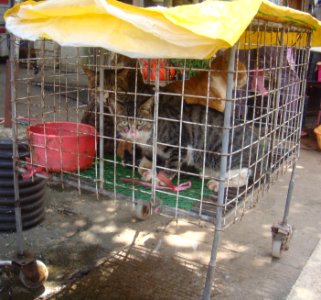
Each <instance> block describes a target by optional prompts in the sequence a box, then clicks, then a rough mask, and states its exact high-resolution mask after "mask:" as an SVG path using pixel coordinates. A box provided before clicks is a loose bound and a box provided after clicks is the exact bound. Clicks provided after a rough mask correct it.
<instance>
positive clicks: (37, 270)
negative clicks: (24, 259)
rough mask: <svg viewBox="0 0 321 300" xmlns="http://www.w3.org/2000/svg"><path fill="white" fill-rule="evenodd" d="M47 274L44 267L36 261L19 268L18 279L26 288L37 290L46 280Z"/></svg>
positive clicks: (40, 262)
mask: <svg viewBox="0 0 321 300" xmlns="http://www.w3.org/2000/svg"><path fill="white" fill-rule="evenodd" d="M48 273H49V272H48V269H47V267H46V265H45V264H44V263H43V262H42V261H40V260H36V261H33V262H31V263H30V264H27V265H25V266H22V267H21V270H20V273H19V279H20V281H21V283H22V284H23V285H24V286H25V287H26V288H29V289H37V288H39V287H41V286H43V284H44V283H45V281H46V280H47V279H48Z"/></svg>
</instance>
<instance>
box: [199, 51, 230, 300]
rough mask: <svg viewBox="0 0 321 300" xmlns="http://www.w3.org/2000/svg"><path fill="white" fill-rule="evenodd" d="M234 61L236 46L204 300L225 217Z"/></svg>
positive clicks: (209, 290) (228, 88)
mask: <svg viewBox="0 0 321 300" xmlns="http://www.w3.org/2000/svg"><path fill="white" fill-rule="evenodd" d="M234 62H235V46H233V47H232V48H231V51H230V58H229V65H228V77H227V88H226V99H227V101H226V104H225V111H224V128H223V141H222V158H221V164H220V182H219V190H218V199H217V207H216V223H215V232H214V239H213V244H212V251H211V258H210V262H209V265H208V269H207V275H206V282H205V287H204V291H203V300H209V299H210V298H211V290H212V285H213V281H214V274H215V269H216V257H217V251H218V246H219V243H220V239H221V231H222V230H223V229H222V219H223V203H224V188H225V178H226V167H227V155H228V148H229V147H228V145H229V133H230V127H231V115H232V101H231V100H232V87H233V75H234Z"/></svg>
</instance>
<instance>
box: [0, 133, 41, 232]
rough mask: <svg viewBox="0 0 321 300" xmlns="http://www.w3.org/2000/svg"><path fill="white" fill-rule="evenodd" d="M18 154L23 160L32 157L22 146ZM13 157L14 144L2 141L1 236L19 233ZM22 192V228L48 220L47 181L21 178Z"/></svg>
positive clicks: (0, 169) (0, 154)
mask: <svg viewBox="0 0 321 300" xmlns="http://www.w3.org/2000/svg"><path fill="white" fill-rule="evenodd" d="M18 152H19V157H20V158H21V159H24V158H25V157H27V156H29V151H28V146H27V145H26V144H19V145H18ZM12 156H13V155H12V141H11V140H10V139H0V232H14V231H16V221H15V197H14V180H13V164H12ZM19 191H20V201H21V204H20V206H21V215H22V228H23V229H28V228H31V227H34V226H36V225H38V224H39V223H41V222H42V221H43V219H44V216H45V198H46V197H45V193H46V180H45V179H42V178H37V177H34V179H33V180H32V179H26V180H25V179H23V178H22V177H21V176H19Z"/></svg>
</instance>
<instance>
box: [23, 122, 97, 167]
mask: <svg viewBox="0 0 321 300" xmlns="http://www.w3.org/2000/svg"><path fill="white" fill-rule="evenodd" d="M27 134H28V138H29V143H30V148H31V149H30V150H31V157H32V164H34V165H37V166H42V167H44V168H46V169H48V171H69V172H74V171H77V170H78V165H79V168H80V170H83V169H87V168H89V167H90V166H91V164H92V162H93V160H94V157H95V154H96V137H97V133H96V129H95V127H93V126H90V125H87V124H82V123H74V122H47V123H41V124H36V125H32V126H29V127H28V128H27Z"/></svg>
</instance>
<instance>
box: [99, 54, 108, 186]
mask: <svg viewBox="0 0 321 300" xmlns="http://www.w3.org/2000/svg"><path fill="white" fill-rule="evenodd" d="M103 65H104V54H103V50H102V49H100V52H99V190H100V191H103V189H104V165H105V163H104V113H105V110H104V107H105V101H106V99H105V96H104V82H105V72H104V68H103Z"/></svg>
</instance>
